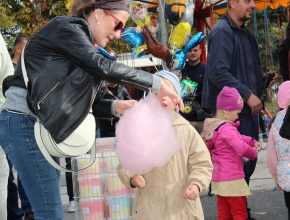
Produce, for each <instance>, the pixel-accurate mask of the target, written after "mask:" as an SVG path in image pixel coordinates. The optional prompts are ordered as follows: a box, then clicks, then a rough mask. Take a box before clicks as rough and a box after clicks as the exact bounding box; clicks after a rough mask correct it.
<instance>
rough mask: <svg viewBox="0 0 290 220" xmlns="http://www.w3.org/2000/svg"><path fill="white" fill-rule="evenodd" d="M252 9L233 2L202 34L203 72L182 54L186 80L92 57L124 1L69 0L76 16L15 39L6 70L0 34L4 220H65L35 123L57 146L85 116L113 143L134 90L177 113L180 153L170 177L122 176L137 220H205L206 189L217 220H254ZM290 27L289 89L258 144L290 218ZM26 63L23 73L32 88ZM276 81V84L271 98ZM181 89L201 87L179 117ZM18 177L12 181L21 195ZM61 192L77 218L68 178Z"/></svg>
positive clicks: (258, 106)
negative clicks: (42, 124)
mask: <svg viewBox="0 0 290 220" xmlns="http://www.w3.org/2000/svg"><path fill="white" fill-rule="evenodd" d="M254 9H255V1H254V0H249V1H242V0H228V12H227V13H226V14H225V15H224V16H222V17H221V19H220V20H219V22H218V23H217V24H216V25H215V26H214V27H213V28H212V29H211V31H210V33H209V35H208V39H207V44H208V51H207V63H203V62H201V61H200V55H201V53H202V51H201V49H200V46H196V47H194V48H193V49H192V50H190V51H189V52H187V54H186V57H187V62H186V65H185V67H184V68H183V69H182V70H181V73H176V72H175V73H172V72H170V71H166V70H162V71H158V72H156V73H154V74H152V73H150V72H146V71H143V70H138V69H134V68H132V67H128V66H126V65H123V64H119V63H117V62H116V61H115V60H114V59H113V58H112V57H110V56H109V55H106V54H100V53H99V52H98V51H97V50H96V48H98V47H102V48H105V47H106V45H107V44H108V43H109V42H110V41H112V40H114V39H118V38H120V35H121V31H122V29H123V28H124V27H125V24H126V22H127V20H128V18H129V13H128V7H127V5H126V4H125V1H123V0H97V1H95V0H74V1H73V4H72V8H71V15H72V16H64V17H56V18H54V19H52V20H51V21H50V22H48V23H47V24H46V25H44V26H43V27H42V28H41V29H39V30H38V31H37V32H36V33H35V34H34V35H33V36H31V37H30V36H27V35H20V36H19V37H18V38H17V39H16V41H15V45H14V53H15V56H14V58H13V59H12V60H11V58H10V55H9V53H8V51H7V48H6V45H5V42H4V39H3V37H2V35H0V55H1V59H0V81H1V86H2V93H1V96H0V104H1V112H0V145H1V148H0V167H1V168H0V177H1V179H0V213H1V218H3V219H8V220H12V219H16V220H18V219H19V220H20V219H23V218H24V220H33V219H37V220H42V219H43V220H48V219H49V220H62V219H63V218H64V212H63V207H62V201H61V191H60V186H61V184H60V181H61V175H60V171H59V170H57V169H55V168H54V167H53V166H51V165H50V163H49V162H48V161H47V160H46V159H45V158H44V156H43V155H42V153H41V151H40V150H39V148H38V145H37V142H36V139H35V136H34V124H35V123H36V120H37V118H38V116H39V114H42V115H45V116H44V117H45V119H46V120H47V121H46V122H47V123H48V124H49V126H50V128H57V129H58V132H59V133H60V135H59V136H61V137H63V136H67V134H70V133H71V132H72V131H73V130H72V129H71V127H76V125H79V124H80V123H81V122H82V119H83V115H84V114H86V113H87V112H89V110H90V109H92V114H93V115H94V117H95V119H96V125H97V126H96V128H97V130H96V131H97V132H96V133H97V134H96V137H114V136H115V135H116V134H115V132H116V124H117V123H118V121H119V120H120V116H121V115H122V114H123V113H124V112H125V111H126V110H128V109H130V108H132V107H133V106H134V103H135V102H136V100H133V99H132V98H131V96H130V94H129V92H128V91H127V90H126V86H131V87H134V88H136V89H139V90H142V91H145V92H148V91H152V93H153V94H154V95H156V97H157V98H158V100H159V102H160V105H161V106H163V107H165V108H167V109H168V110H169V111H172V112H177V113H178V114H177V115H178V116H177V117H176V119H175V120H174V121H173V122H172V126H173V128H174V130H175V133H176V137H177V139H178V140H179V141H180V143H181V145H182V147H181V149H180V150H179V151H178V152H176V153H175V154H174V156H173V157H172V158H171V159H170V160H169V161H168V163H167V164H166V166H164V167H157V168H155V169H153V170H152V171H150V172H149V173H146V174H144V175H138V174H134V173H129V172H128V171H126V170H125V169H124V168H123V167H122V166H121V165H120V166H119V167H118V174H119V177H120V179H121V181H122V182H123V183H124V185H126V186H127V187H131V188H136V187H137V188H138V190H137V194H136V199H135V202H134V207H133V216H132V217H133V219H152V220H153V219H172V220H175V219H204V215H203V210H202V205H201V202H200V198H199V194H200V193H201V192H202V191H206V190H208V188H209V185H211V187H210V188H211V189H210V194H215V195H217V207H216V209H217V211H218V219H219V220H224V219H235V220H246V219H249V220H250V219H254V218H252V217H251V208H250V207H249V206H248V203H247V198H248V196H250V195H251V192H250V189H249V184H250V178H251V176H252V174H253V173H254V171H255V167H256V163H257V155H258V153H259V151H260V150H261V147H262V145H261V143H260V141H259V124H260V126H261V120H263V118H261V110H262V109H263V101H262V100H261V98H262V94H263V90H264V89H265V88H264V87H263V80H264V78H265V77H266V76H267V75H268V74H270V72H268V73H263V72H262V67H261V62H260V58H259V53H258V45H257V42H256V40H255V38H254V36H253V34H252V33H251V32H250V31H249V30H248V29H247V28H246V26H245V21H247V20H249V19H250V18H251V17H252V15H253V13H254ZM289 24H290V23H289ZM289 24H288V25H287V35H286V39H285V40H284V41H283V42H282V44H281V47H280V53H279V61H280V71H281V75H282V78H283V81H284V82H283V83H282V84H281V85H280V86H279V91H278V95H277V96H278V97H277V98H278V104H279V107H280V111H279V112H278V113H277V116H276V117H274V118H273V119H272V121H271V122H270V126H269V128H268V132H267V130H265V126H262V127H261V129H262V132H263V141H264V142H266V141H268V152H267V164H268V167H269V171H270V173H271V175H272V177H273V179H274V180H275V184H276V187H277V188H278V189H280V190H283V191H284V198H285V204H286V207H287V209H288V219H290V194H289V193H290V186H289V183H290V176H289V174H288V170H287V169H288V163H289V160H290V159H289V158H290V155H289V151H288V148H289V147H290V141H289V140H286V139H284V138H282V137H280V136H279V129H280V128H281V125H282V122H283V118H284V116H285V114H286V110H287V106H289V104H290V81H289V72H290V71H289V69H290V68H289V66H288V60H290V59H289V57H288V54H289V51H290V25H289ZM21 56H22V59H23V61H24V65H25V67H26V70H27V72H28V79H29V82H28V85H27V86H26V84H25V82H24V77H23V69H22V68H23V67H22V65H21V62H20V61H19V60H20V58H21ZM286 64H287V65H286ZM13 65H14V68H15V70H14V68H13ZM277 78H278V74H275V77H274V78H273V79H272V80H271V82H270V84H269V87H271V86H272V85H273V84H274V83H275V82H276V79H277ZM181 79H186V80H192V81H194V82H197V83H198V87H197V90H196V93H195V96H194V99H190V100H187V101H186V102H184V103H185V105H188V106H190V111H184V104H183V101H182V99H181V97H180V96H179V94H180V90H181V89H180V80H181ZM2 82H3V84H2ZM52 112H58V115H57V117H56V118H50V114H51V113H52ZM182 116H183V117H182ZM148 120H150V119H148ZM60 124H61V126H59V125H60ZM160 129H162V125H160ZM268 133H269V136H268ZM53 159H54V160H55V161H56V162H57V163H59V161H60V160H59V158H57V157H53ZM13 167H14V168H15V169H16V170H17V173H18V176H17V185H16V184H15V181H14V176H13ZM66 167H67V169H70V168H71V160H70V158H66ZM157 176H162V178H157ZM66 181H67V192H68V196H69V202H70V207H69V208H68V210H67V211H68V212H74V211H75V210H76V204H75V201H74V198H73V190H72V175H71V173H66ZM160 192H162V193H160ZM165 192H166V193H165ZM153 194H154V195H157V196H154V197H153V196H152V195H153ZM18 195H19V197H20V201H21V207H19V206H18ZM285 218H286V217H285Z"/></svg>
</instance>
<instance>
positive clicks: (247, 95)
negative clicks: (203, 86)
mask: <svg viewBox="0 0 290 220" xmlns="http://www.w3.org/2000/svg"><path fill="white" fill-rule="evenodd" d="M240 94H241V96H242V98H243V100H244V101H245V102H247V101H248V99H249V98H250V96H251V94H252V91H251V90H249V89H245V90H244V91H242V92H240Z"/></svg>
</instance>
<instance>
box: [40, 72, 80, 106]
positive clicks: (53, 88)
mask: <svg viewBox="0 0 290 220" xmlns="http://www.w3.org/2000/svg"><path fill="white" fill-rule="evenodd" d="M76 72H77V69H76V70H74V72H73V73H72V74H71V75H70V76H69V77H68V78H67V80H69V79H71V78H72V77H73V76H74V75H75V73H76ZM59 84H61V82H60V81H58V82H57V83H56V84H55V85H54V86H53V87H52V88H51V89H50V90H49V91H48V93H46V94H45V95H44V96H43V97H42V98H41V99H40V100H39V101H38V102H37V108H38V110H40V104H41V102H43V100H44V99H45V98H46V97H47V96H48V95H49V94H50V93H52V92H53V90H55V89H56V87H57V86H58V85H59Z"/></svg>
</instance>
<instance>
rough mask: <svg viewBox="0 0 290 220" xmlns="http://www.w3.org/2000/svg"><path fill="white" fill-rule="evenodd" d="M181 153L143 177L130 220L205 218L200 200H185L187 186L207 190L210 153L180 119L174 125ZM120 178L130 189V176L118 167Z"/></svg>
mask: <svg viewBox="0 0 290 220" xmlns="http://www.w3.org/2000/svg"><path fill="white" fill-rule="evenodd" d="M173 126H174V129H175V131H176V133H177V137H178V139H179V140H180V141H181V143H182V148H181V150H180V151H178V152H177V153H175V155H174V156H173V157H172V158H171V159H170V161H169V162H168V163H167V165H166V166H164V167H158V168H155V169H153V170H152V171H151V172H149V173H147V174H145V175H144V178H145V181H146V186H145V187H144V188H143V189H138V191H137V193H136V197H135V202H134V206H133V214H132V215H133V220H197V219H204V216H203V211H202V207H201V202H200V198H199V197H198V198H197V199H196V200H192V201H191V200H188V199H184V198H183V196H182V194H183V193H184V191H185V190H186V188H187V187H188V186H189V185H190V184H195V185H197V186H198V187H199V189H200V192H202V191H204V190H206V189H207V187H208V185H209V183H210V180H211V176H212V170H213V166H212V163H211V158H210V154H209V152H208V150H207V148H206V146H205V144H204V142H203V140H202V139H201V137H200V136H199V134H198V133H197V131H196V130H195V129H194V128H193V127H192V126H191V125H190V124H189V123H188V122H187V121H186V120H185V119H184V118H183V117H181V116H179V117H178V118H177V119H176V120H175V121H174V122H173ZM118 173H119V177H120V179H121V180H122V182H123V183H124V184H125V185H126V186H127V187H130V178H131V177H132V176H133V174H130V173H129V172H127V171H126V170H125V169H123V168H122V167H121V166H120V165H119V167H118Z"/></svg>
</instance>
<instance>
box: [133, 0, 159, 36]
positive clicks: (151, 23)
mask: <svg viewBox="0 0 290 220" xmlns="http://www.w3.org/2000/svg"><path fill="white" fill-rule="evenodd" d="M129 9H130V17H131V18H132V20H133V21H135V22H136V24H137V27H136V31H137V32H141V31H142V30H143V28H144V27H147V28H148V29H149V31H150V32H151V33H153V34H155V33H156V31H157V30H158V29H159V23H158V22H157V20H156V16H155V14H153V13H151V12H148V10H147V5H146V4H144V3H142V2H139V1H132V2H131V3H130V5H129Z"/></svg>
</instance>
